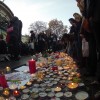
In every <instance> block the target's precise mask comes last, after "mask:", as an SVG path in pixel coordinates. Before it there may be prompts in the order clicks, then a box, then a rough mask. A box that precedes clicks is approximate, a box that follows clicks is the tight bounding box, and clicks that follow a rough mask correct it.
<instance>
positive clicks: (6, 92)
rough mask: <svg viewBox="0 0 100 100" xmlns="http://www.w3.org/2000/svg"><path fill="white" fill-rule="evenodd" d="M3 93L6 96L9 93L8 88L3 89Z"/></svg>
mask: <svg viewBox="0 0 100 100" xmlns="http://www.w3.org/2000/svg"><path fill="white" fill-rule="evenodd" d="M3 95H4V96H7V97H8V96H9V95H10V92H9V90H7V89H5V90H4V91H3Z"/></svg>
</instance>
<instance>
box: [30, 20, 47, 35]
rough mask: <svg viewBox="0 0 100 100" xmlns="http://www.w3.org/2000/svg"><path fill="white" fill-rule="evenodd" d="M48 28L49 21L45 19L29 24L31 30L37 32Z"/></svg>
mask: <svg viewBox="0 0 100 100" xmlns="http://www.w3.org/2000/svg"><path fill="white" fill-rule="evenodd" d="M46 29H47V23H46V22H43V21H36V22H34V23H32V24H30V26H29V30H33V31H34V32H35V33H37V34H38V33H40V32H42V31H45V30H46Z"/></svg>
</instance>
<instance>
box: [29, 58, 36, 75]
mask: <svg viewBox="0 0 100 100" xmlns="http://www.w3.org/2000/svg"><path fill="white" fill-rule="evenodd" d="M29 71H30V74H33V73H35V72H36V62H35V60H33V59H32V60H29Z"/></svg>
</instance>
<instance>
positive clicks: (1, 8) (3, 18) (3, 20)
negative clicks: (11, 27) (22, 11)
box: [0, 1, 14, 34]
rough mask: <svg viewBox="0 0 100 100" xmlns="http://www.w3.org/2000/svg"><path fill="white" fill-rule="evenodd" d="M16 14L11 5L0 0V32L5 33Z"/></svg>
mask: <svg viewBox="0 0 100 100" xmlns="http://www.w3.org/2000/svg"><path fill="white" fill-rule="evenodd" d="M13 16H14V14H13V12H12V11H11V10H10V9H9V7H8V6H7V5H6V4H5V3H4V2H2V1H0V34H5V32H6V28H7V25H8V23H9V21H10V19H11V18H12V17H13Z"/></svg>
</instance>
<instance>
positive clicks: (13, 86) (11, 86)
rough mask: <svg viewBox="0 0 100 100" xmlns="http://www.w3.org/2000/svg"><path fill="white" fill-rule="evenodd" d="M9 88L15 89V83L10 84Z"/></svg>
mask: <svg viewBox="0 0 100 100" xmlns="http://www.w3.org/2000/svg"><path fill="white" fill-rule="evenodd" d="M9 88H10V89H11V90H15V89H16V88H17V85H16V84H11V85H10V86H9Z"/></svg>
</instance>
